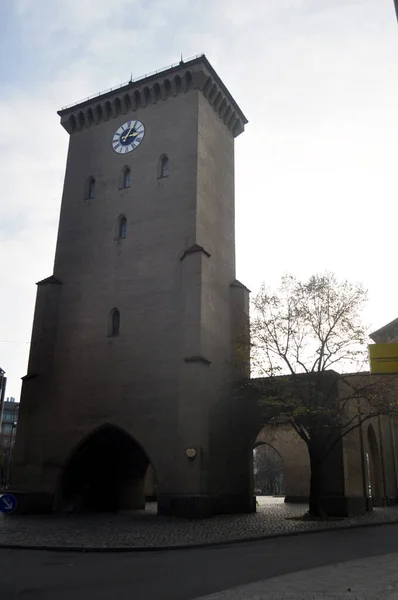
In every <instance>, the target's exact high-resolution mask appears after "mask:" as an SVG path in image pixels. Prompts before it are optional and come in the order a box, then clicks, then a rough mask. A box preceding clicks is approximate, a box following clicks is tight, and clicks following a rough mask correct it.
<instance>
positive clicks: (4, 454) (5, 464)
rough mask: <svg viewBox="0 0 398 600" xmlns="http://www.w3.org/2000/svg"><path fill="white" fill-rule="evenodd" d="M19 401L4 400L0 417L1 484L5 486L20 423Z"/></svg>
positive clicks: (13, 399)
mask: <svg viewBox="0 0 398 600" xmlns="http://www.w3.org/2000/svg"><path fill="white" fill-rule="evenodd" d="M18 413H19V403H18V402H15V398H12V397H10V398H7V400H6V401H5V402H3V408H2V414H1V419H0V486H5V485H6V484H7V481H8V473H9V469H10V462H11V454H12V449H13V446H14V441H15V434H16V430H17V424H18Z"/></svg>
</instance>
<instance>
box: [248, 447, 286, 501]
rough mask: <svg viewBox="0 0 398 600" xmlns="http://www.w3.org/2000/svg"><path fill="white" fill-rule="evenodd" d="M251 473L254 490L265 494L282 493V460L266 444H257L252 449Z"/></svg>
mask: <svg viewBox="0 0 398 600" xmlns="http://www.w3.org/2000/svg"><path fill="white" fill-rule="evenodd" d="M253 474H254V487H255V491H256V490H257V491H259V492H260V493H261V494H263V495H265V496H275V495H278V496H279V495H281V494H282V493H283V488H284V486H283V483H284V482H283V479H284V468H283V460H282V458H281V457H280V456H279V454H278V453H277V451H276V450H275V449H274V448H272V446H269V445H268V444H263V443H261V444H259V445H258V446H256V448H254V450H253Z"/></svg>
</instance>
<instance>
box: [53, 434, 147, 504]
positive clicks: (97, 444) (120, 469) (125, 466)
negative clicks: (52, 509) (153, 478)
mask: <svg viewBox="0 0 398 600" xmlns="http://www.w3.org/2000/svg"><path fill="white" fill-rule="evenodd" d="M149 465H150V461H149V459H148V457H147V455H146V453H145V452H144V450H143V449H142V448H141V446H140V445H139V444H138V443H137V442H136V441H135V440H134V439H133V438H132V437H130V436H129V435H128V434H127V433H125V432H124V431H123V430H121V429H119V428H118V427H114V426H111V425H107V426H103V427H101V428H100V429H98V430H97V431H95V432H94V433H93V434H91V435H90V436H89V437H88V438H87V439H86V440H84V441H83V442H82V444H80V445H79V447H78V448H77V450H76V451H75V452H74V453H73V455H72V457H71V458H70V460H69V462H68V463H67V465H66V467H65V469H64V472H63V476H62V480H61V485H60V490H59V494H58V503H57V504H58V506H57V507H56V508H57V509H58V510H61V511H66V512H115V511H118V510H134V509H140V508H145V475H146V473H147V470H148V467H149Z"/></svg>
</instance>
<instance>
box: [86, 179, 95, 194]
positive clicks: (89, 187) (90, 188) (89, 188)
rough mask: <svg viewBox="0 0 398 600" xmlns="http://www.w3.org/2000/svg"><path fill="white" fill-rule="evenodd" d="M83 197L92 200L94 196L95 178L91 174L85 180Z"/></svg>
mask: <svg viewBox="0 0 398 600" xmlns="http://www.w3.org/2000/svg"><path fill="white" fill-rule="evenodd" d="M85 197H86V199H87V200H92V199H93V198H94V197H95V179H94V177H93V176H92V175H91V176H90V177H89V178H88V179H87V182H86V193H85Z"/></svg>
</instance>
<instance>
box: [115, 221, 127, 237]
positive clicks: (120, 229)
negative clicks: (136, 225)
mask: <svg viewBox="0 0 398 600" xmlns="http://www.w3.org/2000/svg"><path fill="white" fill-rule="evenodd" d="M126 236H127V219H126V217H125V216H124V215H119V217H118V219H117V223H116V239H117V240H123V239H124V238H125V237H126Z"/></svg>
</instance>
